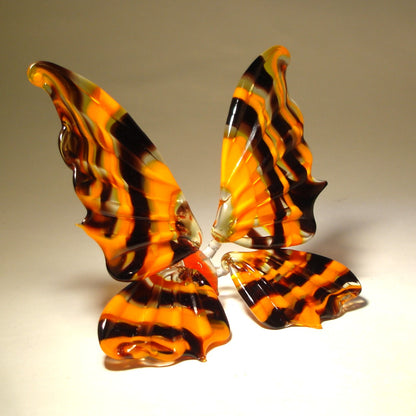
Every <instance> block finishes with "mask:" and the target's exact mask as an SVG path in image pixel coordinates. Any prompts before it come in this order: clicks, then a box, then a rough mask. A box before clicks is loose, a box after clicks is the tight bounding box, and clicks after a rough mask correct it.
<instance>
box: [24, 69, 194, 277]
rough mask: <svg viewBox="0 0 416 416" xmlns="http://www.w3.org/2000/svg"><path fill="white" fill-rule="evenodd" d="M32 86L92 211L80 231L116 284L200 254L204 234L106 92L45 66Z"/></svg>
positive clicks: (32, 74)
mask: <svg viewBox="0 0 416 416" xmlns="http://www.w3.org/2000/svg"><path fill="white" fill-rule="evenodd" d="M28 77H29V80H30V81H31V82H32V83H33V84H34V85H36V86H38V87H42V88H43V89H45V90H46V92H47V93H48V94H49V95H50V96H51V98H52V100H53V103H54V105H55V107H56V110H57V112H58V115H59V118H60V119H61V122H62V130H61V134H60V137H59V140H60V151H61V155H62V157H63V159H64V161H65V163H66V164H67V165H68V166H69V167H70V168H71V169H72V170H73V173H74V187H75V191H76V193H77V195H78V197H79V198H80V200H81V201H82V203H83V204H84V205H85V207H86V208H87V216H86V217H85V219H84V220H83V222H82V228H83V229H84V230H85V231H86V232H87V234H88V235H90V236H91V237H92V238H93V239H94V240H95V241H96V242H97V243H98V244H99V245H100V246H101V248H102V249H103V251H104V255H105V258H106V263H107V267H108V270H109V272H110V273H111V275H112V276H113V277H115V278H116V279H119V280H125V281H130V280H137V279H140V278H142V277H145V276H150V275H153V274H154V273H157V272H159V271H160V270H162V269H164V268H166V267H168V266H170V265H172V264H174V263H176V262H178V261H179V260H181V259H182V258H184V257H186V256H187V255H189V254H190V253H193V252H195V251H196V250H197V249H198V248H199V246H200V244H201V232H200V229H199V226H198V224H197V223H196V221H195V220H194V218H193V215H192V212H191V210H190V208H189V206H188V203H187V202H186V200H185V198H184V196H183V194H182V192H181V189H180V188H179V186H178V185H177V183H176V181H175V179H174V178H173V176H172V174H171V172H170V170H169V168H168V167H167V166H166V165H165V164H164V162H163V161H162V158H161V157H160V155H159V153H158V151H157V149H156V148H155V146H154V144H153V143H152V142H151V141H150V140H149V138H148V137H147V136H146V135H145V133H144V132H143V131H142V130H141V129H140V127H139V126H138V125H137V124H136V123H135V122H134V120H133V119H132V118H131V117H130V115H129V114H128V113H127V112H126V111H125V110H124V109H123V108H122V107H121V106H120V105H119V104H118V103H117V102H116V101H114V99H112V98H111V97H110V96H109V95H108V94H107V93H106V92H105V91H103V90H102V89H101V88H99V87H98V86H97V85H95V84H93V83H92V82H90V81H88V80H86V79H85V78H83V77H81V76H79V75H77V74H75V73H73V72H70V71H68V70H67V69H65V68H62V67H60V66H58V65H55V64H52V63H48V62H38V63H35V64H33V65H32V66H31V67H30V68H29V70H28Z"/></svg>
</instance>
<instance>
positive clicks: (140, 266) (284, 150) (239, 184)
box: [28, 46, 361, 365]
mask: <svg viewBox="0 0 416 416" xmlns="http://www.w3.org/2000/svg"><path fill="white" fill-rule="evenodd" d="M289 61H290V54H289V51H288V50H287V49H286V48H284V47H283V46H274V47H272V48H270V49H268V50H267V51H266V52H264V53H263V54H261V55H260V56H259V57H258V58H257V59H255V60H254V61H253V62H252V64H251V65H250V66H249V67H248V69H247V70H246V71H245V72H244V74H243V76H242V77H241V79H240V81H239V83H238V85H237V88H236V89H235V92H234V94H233V97H232V101H231V105H230V109H229V113H228V117H227V121H226V126H225V132H224V138H223V143H222V157H221V179H220V199H219V206H218V211H217V215H216V218H215V221H214V224H213V226H212V237H213V239H212V241H211V242H210V243H209V245H208V246H207V248H206V249H205V250H204V251H201V250H200V247H201V243H202V236H201V230H200V228H199V226H198V223H197V222H196V220H195V217H194V215H193V213H192V211H191V209H190V207H189V204H188V202H187V200H186V199H185V196H184V195H183V192H182V190H181V188H180V187H179V186H178V184H177V183H176V181H175V179H174V177H173V175H172V173H171V171H170V170H169V168H168V167H167V165H166V164H165V163H164V161H163V159H162V157H161V155H160V154H159V152H158V150H157V148H156V147H155V145H154V144H153V143H152V142H151V140H150V139H149V138H148V137H147V136H146V134H145V133H144V132H143V131H142V130H141V128H140V127H139V126H138V125H137V124H136V123H135V121H134V120H133V119H132V118H131V116H130V115H129V114H128V113H127V111H126V110H124V109H123V108H122V107H121V106H120V105H119V104H118V103H117V102H116V101H115V100H114V99H113V98H112V97H110V96H109V95H108V94H107V93H106V92H105V91H104V90H103V89H101V88H100V87H98V86H97V85H95V84H94V83H92V82H90V81H88V80H87V79H85V78H83V77H82V76H80V75H77V74H75V73H74V72H71V71H69V70H67V69H65V68H63V67H60V66H58V65H56V64H53V63H49V62H37V63H35V64H32V65H31V66H30V67H29V69H28V77H29V80H30V81H31V82H32V83H33V84H34V85H35V86H38V87H41V88H43V89H44V90H45V91H46V92H47V93H48V94H49V95H50V97H51V99H52V101H53V104H54V105H55V107H56V110H57V113H58V116H59V118H60V120H61V123H62V129H61V131H60V134H59V149H60V153H61V156H62V158H63V160H64V162H65V163H66V164H67V165H68V166H69V168H71V169H72V171H73V184H74V188H75V192H76V194H77V196H78V197H79V199H80V200H81V202H82V203H83V204H84V206H85V208H86V210H87V214H86V216H85V218H84V220H83V221H82V223H81V224H80V226H81V227H82V228H83V229H84V231H85V232H86V233H87V234H88V235H89V236H90V237H92V238H93V239H94V240H95V241H96V242H97V243H98V244H99V245H100V247H101V249H102V250H103V253H104V256H105V260H106V265H107V269H108V272H109V273H110V275H111V276H112V277H113V278H115V279H117V280H119V281H123V282H128V283H129V284H128V286H127V287H125V288H124V289H123V290H122V291H121V292H120V293H118V294H117V295H115V296H114V297H113V298H112V299H111V300H110V301H109V303H108V304H107V306H106V307H105V308H104V310H103V312H102V315H101V317H100V320H99V324H98V337H99V342H100V346H101V348H102V350H103V351H104V353H105V354H107V355H108V356H109V357H111V358H114V359H125V358H132V359H137V360H140V361H141V362H143V363H144V364H145V365H158V364H172V363H176V362H179V361H182V360H183V359H185V358H196V359H198V360H201V361H205V360H206V354H207V352H208V351H209V350H210V349H211V348H213V347H216V346H219V345H222V344H225V343H227V342H228V341H229V340H230V337H231V332H230V326H229V323H228V320H227V317H226V314H225V312H224V309H223V307H222V305H221V303H220V301H219V298H218V283H217V282H218V273H217V270H216V268H215V267H214V266H213V264H212V263H211V260H210V259H211V258H212V257H213V255H214V254H215V252H216V251H217V250H218V248H219V246H220V245H221V244H223V243H231V242H232V243H236V244H237V245H240V246H243V247H245V248H248V249H252V250H251V251H241V252H229V253H227V254H225V255H224V256H223V258H222V259H221V267H222V270H223V273H222V274H230V275H231V278H232V281H233V282H234V284H235V286H236V288H237V290H238V293H239V294H240V295H241V297H242V299H243V300H244V301H245V303H246V304H247V306H248V308H249V310H250V311H251V312H252V315H253V317H254V319H255V320H257V321H258V322H259V324H260V325H262V326H264V327H266V328H272V329H278V328H284V327H287V326H291V325H301V326H309V327H314V328H320V327H321V322H322V321H323V320H326V319H331V318H334V317H337V316H339V315H341V314H342V313H343V312H344V311H345V305H346V303H347V302H349V301H350V300H351V299H353V298H354V297H356V296H357V295H358V294H359V293H360V291H361V286H360V283H359V281H358V280H357V278H356V277H355V276H354V274H353V273H352V272H351V271H350V270H349V269H348V268H347V267H345V266H344V265H342V264H341V263H339V262H337V261H335V260H332V259H329V258H326V257H323V256H321V255H317V254H312V253H308V252H303V251H296V250H293V249H289V248H288V247H292V246H295V245H298V244H301V243H304V242H305V241H307V240H308V239H310V238H311V237H312V236H313V235H314V233H315V230H316V223H315V219H314V214H313V206H314V202H315V200H316V198H317V196H318V195H319V194H320V192H321V191H322V190H323V189H324V187H325V186H326V182H324V181H317V180H315V179H314V178H313V177H312V174H311V166H312V155H311V152H310V150H309V147H308V145H307V144H306V142H305V139H304V136H303V116H302V113H301V112H300V110H299V108H298V107H297V105H296V104H295V103H294V101H293V100H291V99H290V97H289V95H288V92H287V85H286V69H287V66H288V64H289Z"/></svg>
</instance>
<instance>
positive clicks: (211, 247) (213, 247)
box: [202, 239, 221, 259]
mask: <svg viewBox="0 0 416 416" xmlns="http://www.w3.org/2000/svg"><path fill="white" fill-rule="evenodd" d="M220 246H221V243H219V242H218V241H216V240H214V239H213V240H211V241H210V242H209V244H208V245H207V246H206V247H205V248H204V249H203V250H202V252H203V253H204V254H205V255H206V256H207V257H208V258H209V259H212V258H213V257H214V255H215V253H216V252H217V251H218V249H219V248H220Z"/></svg>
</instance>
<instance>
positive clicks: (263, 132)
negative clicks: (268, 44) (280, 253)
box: [212, 46, 326, 248]
mask: <svg viewBox="0 0 416 416" xmlns="http://www.w3.org/2000/svg"><path fill="white" fill-rule="evenodd" d="M288 64H289V52H288V51H287V49H285V48H284V47H282V46H275V47H272V48H270V49H269V50H267V51H266V52H264V53H263V54H262V55H260V56H259V57H258V58H257V59H256V60H255V61H254V62H253V63H252V64H251V65H250V67H249V68H248V69H247V71H246V72H245V73H244V75H243V76H242V78H241V80H240V82H239V84H238V86H237V88H236V90H235V92H234V95H233V99H232V102H231V106H230V111H229V114H228V118H227V124H226V127H225V134H224V140H223V148H222V161H221V195H220V198H221V199H220V203H219V208H218V212H217V217H216V220H215V223H214V226H213V229H212V234H213V237H214V238H215V239H216V240H217V241H220V242H226V241H233V242H236V243H238V244H241V245H243V246H246V247H251V248H278V247H288V246H292V245H296V244H300V243H303V242H304V241H306V240H307V239H308V238H310V237H311V236H312V235H313V234H314V232H315V228H316V225H315V220H314V216H313V204H314V201H315V199H316V197H317V196H318V194H319V193H320V192H321V191H322V189H323V188H324V187H325V185H326V182H318V181H315V180H314V179H313V178H312V176H311V165H312V155H311V152H310V150H309V148H308V146H307V144H306V142H305V140H304V138H303V117H302V114H301V112H300V110H299V108H298V107H297V106H296V104H295V103H294V102H293V101H292V100H291V99H290V98H289V96H288V93H287V88H286V79H285V73H286V67H287V65H288Z"/></svg>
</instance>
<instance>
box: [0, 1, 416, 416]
mask: <svg viewBox="0 0 416 416" xmlns="http://www.w3.org/2000/svg"><path fill="white" fill-rule="evenodd" d="M415 4H416V3H415V2H414V1H412V0H409V1H404V0H396V1H386V0H379V1H373V0H370V1H357V0H349V1H299V0H291V1H271V0H270V1H267V0H261V1H246V0H240V1H210V2H198V1H184V0H179V1H152V2H150V1H120V2H104V1H79V0H76V1H67V2H61V1H42V0H40V1H26V0H25V1H13V2H12V1H5V0H2V1H1V2H0V12H1V13H0V23H1V24H0V35H1V36H0V42H1V48H0V53H1V55H2V58H1V77H0V82H1V94H0V100H1V112H0V117H1V120H0V122H1V124H0V125H1V128H2V133H1V138H0V141H1V153H0V157H1V163H0V169H1V176H0V178H1V192H2V197H1V205H0V207H1V216H0V227H1V250H0V253H1V261H0V278H1V286H0V288H1V289H0V325H1V335H0V337H1V339H0V357H1V358H0V360H1V361H0V380H1V381H0V383H1V386H0V414H2V415H7V416H8V415H19V416H20V415H31V416H35V415H94V414H96V415H102V416H107V415H111V416H114V415H131V414H138V415H146V416H151V415H176V414H181V415H185V416H186V415H196V414H197V415H201V416H205V415H214V414H218V415H226V414H227V415H253V414H255V415H263V414H264V415H267V414H271V415H274V414H276V415H285V416H289V415H300V414H310V415H332V414H337V415H351V414H354V415H392V414H395V415H414V414H416V399H415V393H416V358H415V347H416V342H415V341H416V334H415V333H416V331H415V306H414V305H415V299H416V276H415V270H416V260H415V258H416V255H415V251H416V243H415V203H416V192H415V179H416V178H415V176H416V175H415V173H416V168H415V154H416V142H415V133H414V131H415V130H414V121H415V120H414V113H415V111H414V110H415V104H414V102H415V101H414V97H415V93H416V81H415V73H416V65H415V63H416V54H415V52H416V49H415V43H416V29H415V15H416V8H415ZM274 44H282V45H285V46H286V47H287V48H288V49H289V50H290V51H291V54H292V63H291V65H290V66H289V68H288V86H289V92H290V94H291V96H292V97H293V98H294V99H295V100H296V102H297V103H298V105H299V106H300V108H301V110H302V112H303V114H304V117H305V136H306V139H307V141H308V143H309V144H310V146H311V148H312V151H313V154H314V161H315V164H314V169H313V173H314V176H315V177H317V178H321V179H326V180H328V182H329V186H328V187H327V189H326V190H325V191H324V192H323V193H322V195H321V196H320V198H319V199H318V202H317V204H316V217H317V222H318V232H317V235H316V236H315V237H314V238H313V240H312V241H311V242H310V243H308V244H307V245H306V246H305V249H308V250H310V251H314V252H317V253H320V254H323V255H326V256H329V257H333V258H335V259H337V260H339V261H341V262H343V263H345V264H346V265H348V266H349V267H350V268H351V269H352V270H353V271H354V272H355V273H356V275H357V276H358V277H359V279H360V280H361V283H362V285H363V292H362V296H363V298H364V299H365V300H366V301H367V302H368V304H367V305H366V306H365V307H363V308H361V309H358V310H355V311H353V312H350V313H348V314H346V315H345V316H343V317H342V318H340V319H339V320H335V321H331V322H327V323H324V329H323V330H321V331H319V330H313V329H308V328H290V329H285V330H281V331H268V330H265V329H262V328H260V327H259V326H258V325H257V324H256V323H254V322H253V320H252V319H251V318H250V317H249V316H248V315H247V313H245V311H244V307H243V305H242V303H240V302H239V301H238V299H237V297H236V295H235V292H233V291H232V286H231V283H230V280H229V279H228V278H223V279H225V280H223V279H222V280H221V288H222V292H221V293H222V297H221V299H222V301H223V304H224V307H225V309H226V312H227V315H228V317H229V320H230V324H231V327H232V331H233V338H232V340H231V342H229V343H228V344H227V345H225V346H222V347H219V348H216V349H214V350H212V351H211V352H210V353H209V354H208V361H207V362H206V363H200V362H198V361H187V362H183V363H181V364H179V365H176V366H172V367H168V368H156V369H155V368H137V369H131V370H124V371H117V368H114V367H112V366H111V365H110V364H109V363H108V362H106V361H105V359H104V356H103V354H102V352H101V350H100V348H99V345H98V341H97V338H96V326H97V320H98V317H99V314H100V312H101V309H102V308H103V307H104V305H105V303H106V302H107V301H108V300H109V298H110V297H111V296H113V295H114V294H115V293H116V292H117V291H118V290H119V289H120V288H121V287H122V286H123V285H121V284H119V283H117V282H115V281H113V280H111V279H110V278H109V277H108V275H107V273H106V270H105V267H104V262H103V258H102V254H101V252H100V250H99V248H98V246H97V245H96V244H95V243H94V242H93V241H92V240H90V239H89V238H88V237H87V236H86V235H85V234H84V233H83V232H82V231H80V230H79V229H78V228H77V227H75V226H74V223H76V222H78V221H80V220H81V218H82V217H83V214H84V209H83V207H82V206H81V205H80V203H79V201H78V200H77V198H76V197H75V194H74V193H73V189H72V185H71V173H70V171H69V170H68V169H67V168H66V167H65V165H64V164H63V162H62V160H61V159H60V156H59V153H58V149H57V145H56V141H57V135H58V131H59V127H60V126H59V121H58V118H57V116H56V113H55V110H54V108H53V106H52V104H51V102H50V99H49V97H48V96H47V95H46V94H45V93H44V92H43V91H41V90H39V89H37V88H34V87H33V86H31V85H30V84H29V82H28V81H27V80H26V75H25V71H26V68H27V66H28V65H29V64H30V63H31V62H33V61H36V60H41V59H42V60H50V61H52V62H56V63H58V64H60V65H63V66H65V67H67V68H69V69H72V70H74V71H76V72H78V73H80V74H83V75H84V76H86V77H87V78H89V79H91V80H93V81H94V82H96V83H97V84H98V85H100V86H101V87H103V88H104V89H105V90H106V91H108V92H109V93H110V94H111V95H112V96H114V97H115V98H116V99H117V100H118V101H119V102H120V103H121V104H122V105H123V106H124V107H125V108H127V109H128V110H129V112H130V113H131V114H132V116H133V117H134V118H135V120H136V121H137V122H138V123H139V124H140V125H141V127H142V128H143V129H144V130H145V132H146V133H147V134H148V135H149V136H150V138H151V139H152V140H153V141H154V142H155V144H156V145H157V146H158V148H159V150H160V151H161V153H162V154H163V155H164V158H165V160H166V161H167V163H168V165H169V166H170V168H171V170H172V171H173V173H174V175H175V177H176V179H177V181H178V183H179V184H180V185H181V187H182V189H183V190H184V192H185V194H186V196H187V198H188V200H189V202H190V204H191V206H192V209H193V211H194V213H195V214H196V216H197V218H198V220H199V222H200V224H201V226H202V228H203V230H204V232H205V243H207V242H208V240H209V228H210V225H211V223H212V220H213V218H214V215H215V211H216V205H217V198H218V182H219V167H220V152H221V138H222V132H223V126H224V122H225V117H226V114H227V110H228V106H229V102H230V98H231V94H232V92H233V90H234V87H235V85H236V83H237V81H238V78H239V76H240V75H241V74H242V72H243V71H244V70H245V69H246V67H247V66H248V65H249V63H250V62H251V60H252V59H254V58H255V57H256V56H257V55H258V54H259V53H261V52H262V51H264V50H265V49H267V48H268V47H270V46H272V45H274ZM235 248H236V247H235V246H233V247H231V246H230V247H229V248H228V247H227V249H235ZM216 261H218V257H216Z"/></svg>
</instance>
